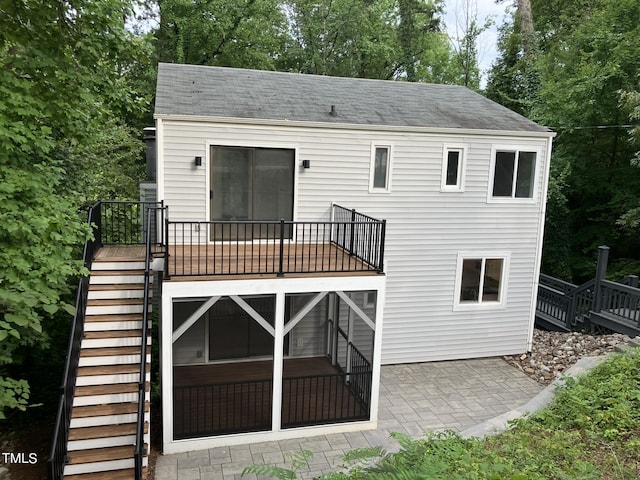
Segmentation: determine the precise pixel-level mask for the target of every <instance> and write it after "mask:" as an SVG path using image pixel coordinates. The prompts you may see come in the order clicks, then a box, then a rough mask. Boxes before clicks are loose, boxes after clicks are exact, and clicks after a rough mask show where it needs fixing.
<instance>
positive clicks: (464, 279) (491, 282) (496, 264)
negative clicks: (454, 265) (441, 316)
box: [454, 254, 509, 309]
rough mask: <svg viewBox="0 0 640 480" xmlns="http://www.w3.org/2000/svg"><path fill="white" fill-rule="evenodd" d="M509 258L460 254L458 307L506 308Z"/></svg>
mask: <svg viewBox="0 0 640 480" xmlns="http://www.w3.org/2000/svg"><path fill="white" fill-rule="evenodd" d="M508 258H509V256H508V255H507V254H501V255H495V256H493V255H492V256H482V255H477V256H476V255H473V254H460V255H459V256H458V278H457V279H456V294H455V295H456V298H455V304H454V305H455V306H454V309H455V307H459V308H462V307H465V308H466V307H468V306H473V305H483V306H485V307H491V306H492V305H493V306H502V305H504V304H505V278H506V270H507V268H508V266H507V265H508Z"/></svg>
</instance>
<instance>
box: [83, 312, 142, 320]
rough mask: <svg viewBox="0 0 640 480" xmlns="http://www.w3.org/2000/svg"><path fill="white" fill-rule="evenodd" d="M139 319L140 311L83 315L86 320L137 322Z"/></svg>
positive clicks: (140, 318)
mask: <svg viewBox="0 0 640 480" xmlns="http://www.w3.org/2000/svg"><path fill="white" fill-rule="evenodd" d="M149 319H151V312H149ZM140 320H142V313H105V314H100V315H92V314H88V315H86V316H85V321H87V322H139V321H140Z"/></svg>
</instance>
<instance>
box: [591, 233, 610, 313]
mask: <svg viewBox="0 0 640 480" xmlns="http://www.w3.org/2000/svg"><path fill="white" fill-rule="evenodd" d="M608 261H609V247H607V246H604V245H601V246H599V247H598V264H597V266H596V279H595V285H594V287H593V311H594V312H599V311H600V309H601V308H602V298H601V297H602V293H601V291H600V290H601V289H602V280H604V279H605V277H606V276H607V263H608Z"/></svg>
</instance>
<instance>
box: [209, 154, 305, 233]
mask: <svg viewBox="0 0 640 480" xmlns="http://www.w3.org/2000/svg"><path fill="white" fill-rule="evenodd" d="M294 161H295V152H294V150H290V149H282V148H246V147H216V146H212V147H211V209H210V211H211V220H212V221H220V220H222V221H230V222H243V221H256V222H260V221H277V220H281V219H283V220H293V182H294ZM274 233H275V234H276V235H277V234H278V232H276V229H275V228H274V227H273V226H267V225H253V226H249V227H247V226H245V225H242V226H234V225H224V226H223V225H214V226H213V227H212V232H211V237H212V240H237V239H244V240H251V239H256V238H258V239H259V238H273V235H274Z"/></svg>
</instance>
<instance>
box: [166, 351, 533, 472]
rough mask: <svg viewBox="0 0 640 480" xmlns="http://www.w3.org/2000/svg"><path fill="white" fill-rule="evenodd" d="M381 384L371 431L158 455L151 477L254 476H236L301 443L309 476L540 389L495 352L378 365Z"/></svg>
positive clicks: (275, 461) (486, 415)
mask: <svg viewBox="0 0 640 480" xmlns="http://www.w3.org/2000/svg"><path fill="white" fill-rule="evenodd" d="M380 383H381V384H380V407H379V415H378V429H377V430H369V431H362V432H349V433H340V434H334V435H322V436H314V437H308V438H306V439H304V438H303V439H295V440H282V441H279V442H263V443H257V444H252V445H238V446H232V447H228V448H225V447H218V448H212V449H210V450H201V451H196V452H189V453H180V454H175V455H161V456H160V457H158V462H157V464H156V475H155V480H235V479H240V478H243V480H251V479H252V478H254V479H255V478H256V477H255V476H246V477H240V473H241V472H242V470H243V469H244V468H245V467H246V466H248V465H251V464H253V463H257V462H264V463H268V464H272V465H278V466H284V467H288V466H289V465H288V464H287V463H286V458H287V454H288V453H291V452H296V451H299V450H300V449H305V450H311V451H312V452H314V457H313V458H312V459H311V461H310V462H309V467H310V470H309V471H305V472H303V473H302V475H301V477H302V478H305V479H306V478H309V479H310V478H314V477H316V476H318V475H321V474H326V473H329V472H330V471H332V470H336V469H338V468H340V465H342V464H343V461H342V456H343V455H344V454H345V453H346V452H348V451H349V450H352V449H354V448H360V447H368V446H382V447H383V448H385V449H386V450H387V451H394V450H397V449H398V444H397V442H396V441H395V440H393V439H392V438H391V437H390V433H391V432H401V433H406V434H409V435H412V436H413V437H416V438H417V437H420V436H422V435H423V434H424V432H428V431H434V430H444V429H447V430H456V431H459V432H461V431H463V430H465V429H467V428H469V427H472V426H474V425H476V424H478V423H481V422H484V421H485V420H489V419H491V418H493V417H495V416H497V415H500V414H503V413H505V412H508V411H509V410H512V409H514V408H516V407H519V406H521V405H524V404H525V403H526V402H528V401H529V400H530V399H531V398H532V397H533V396H535V395H537V394H538V393H539V392H540V391H541V390H542V388H543V387H542V385H540V384H538V383H536V382H535V381H534V380H532V379H531V378H529V377H528V376H526V375H525V374H524V373H522V372H520V371H519V370H517V369H515V368H513V367H512V366H510V365H508V364H507V363H506V362H504V361H503V360H502V359H500V358H486V359H476V360H456V361H449V362H431V363H415V364H405V365H388V366H383V367H382V372H381V382H380ZM283 459H284V460H285V462H283V461H282V460H283Z"/></svg>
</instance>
